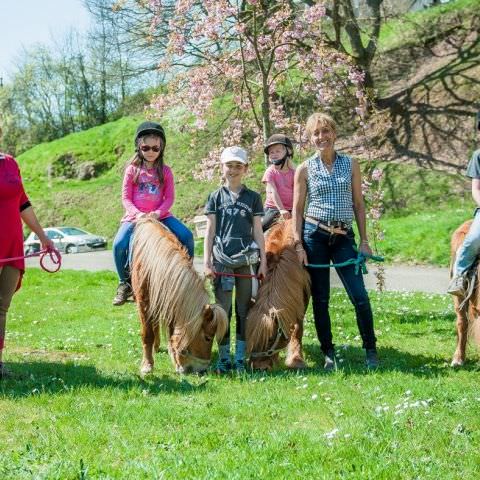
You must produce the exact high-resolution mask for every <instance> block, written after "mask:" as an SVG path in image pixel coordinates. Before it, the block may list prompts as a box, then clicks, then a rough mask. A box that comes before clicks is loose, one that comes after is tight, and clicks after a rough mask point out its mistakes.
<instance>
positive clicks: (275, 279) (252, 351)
mask: <svg viewBox="0 0 480 480" xmlns="http://www.w3.org/2000/svg"><path fill="white" fill-rule="evenodd" d="M265 251H266V256H267V277H266V279H265V281H264V282H263V283H262V285H261V286H260V288H259V290H258V295H257V299H256V301H255V304H254V305H253V306H252V308H251V309H250V311H249V313H248V317H247V325H246V337H247V356H248V357H249V359H250V364H251V366H252V368H254V369H261V370H270V369H272V368H273V366H275V365H277V364H278V363H279V352H280V351H281V350H283V349H285V348H287V357H286V360H285V365H286V366H287V367H288V368H292V369H301V368H305V362H304V359H303V354H302V336H303V319H304V316H305V311H306V309H307V306H308V301H309V299H310V276H309V274H308V272H307V271H306V270H305V268H304V267H303V265H301V264H300V262H299V261H298V257H297V253H296V251H295V244H294V240H293V228H292V221H291V220H287V221H286V222H282V223H278V224H277V225H274V226H273V227H272V228H271V229H270V230H269V232H268V234H267V237H266V239H265Z"/></svg>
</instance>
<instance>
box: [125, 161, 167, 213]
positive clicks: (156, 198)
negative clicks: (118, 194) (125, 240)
mask: <svg viewBox="0 0 480 480" xmlns="http://www.w3.org/2000/svg"><path fill="white" fill-rule="evenodd" d="M138 168H140V175H139V176H138V179H137V182H136V183H133V178H134V177H135V173H136V172H137V169H138ZM174 199H175V187H174V183H173V173H172V170H171V169H170V167H167V165H164V166H163V184H162V185H160V182H159V180H158V174H157V171H156V169H155V168H146V167H144V166H142V167H135V166H134V165H129V166H128V167H127V168H126V170H125V176H124V177H123V187H122V203H123V206H124V207H125V215H124V216H123V218H122V220H121V222H134V221H135V219H136V218H137V216H138V215H140V214H141V213H151V212H154V213H156V214H158V218H159V219H160V220H162V219H164V218H167V217H171V216H172V214H171V213H170V208H172V205H173V201H174Z"/></svg>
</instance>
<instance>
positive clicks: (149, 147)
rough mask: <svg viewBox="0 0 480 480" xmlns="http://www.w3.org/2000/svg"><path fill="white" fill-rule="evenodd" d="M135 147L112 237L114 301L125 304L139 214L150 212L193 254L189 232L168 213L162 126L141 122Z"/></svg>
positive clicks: (169, 185) (171, 192) (170, 189)
mask: <svg viewBox="0 0 480 480" xmlns="http://www.w3.org/2000/svg"><path fill="white" fill-rule="evenodd" d="M135 150H136V153H135V155H134V156H133V158H132V159H131V161H130V164H129V165H128V166H127V168H126V170H125V176H124V178H123V187H122V203H123V206H124V207H125V215H124V216H123V218H122V220H121V225H120V228H119V229H118V232H117V235H116V236H115V239H114V241H113V256H114V259H115V266H116V269H117V273H118V278H119V284H118V288H117V293H116V295H115V298H114V299H113V304H114V305H122V304H124V303H125V302H126V301H127V299H128V297H130V296H131V295H132V288H131V285H130V269H129V252H130V246H131V239H132V233H133V229H134V227H135V222H136V221H137V220H138V219H139V218H142V217H146V216H150V217H153V218H155V219H157V220H160V221H161V222H162V223H163V224H164V225H165V226H166V227H168V228H169V230H170V231H171V232H172V233H173V234H174V235H176V237H177V238H178V239H179V240H180V242H181V243H182V244H183V245H184V246H185V248H186V249H187V251H188V254H189V255H190V257H192V258H193V249H194V242H193V235H192V232H191V231H190V230H189V229H188V228H187V227H186V226H185V225H184V224H183V223H182V222H180V220H178V219H176V218H175V217H174V216H173V215H172V214H171V213H170V208H171V207H172V205H173V201H174V199H175V187H174V182H173V174H172V170H171V169H170V167H168V166H167V165H164V163H163V154H164V151H165V132H164V130H163V127H162V126H161V125H159V124H158V123H155V122H143V123H141V124H140V125H139V126H138V128H137V133H136V135H135Z"/></svg>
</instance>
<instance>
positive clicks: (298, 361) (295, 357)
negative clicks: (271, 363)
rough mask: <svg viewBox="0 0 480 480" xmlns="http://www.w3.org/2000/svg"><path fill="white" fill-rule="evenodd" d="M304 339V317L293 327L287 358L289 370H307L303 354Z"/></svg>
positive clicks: (286, 363) (286, 362)
mask: <svg viewBox="0 0 480 480" xmlns="http://www.w3.org/2000/svg"><path fill="white" fill-rule="evenodd" d="M302 337H303V317H302V319H301V320H297V322H296V323H295V325H294V327H293V332H292V334H291V336H290V342H289V343H288V350H287V358H286V360H285V365H286V366H287V367H288V368H293V369H297V370H298V369H302V368H306V365H305V361H304V360H303V353H302Z"/></svg>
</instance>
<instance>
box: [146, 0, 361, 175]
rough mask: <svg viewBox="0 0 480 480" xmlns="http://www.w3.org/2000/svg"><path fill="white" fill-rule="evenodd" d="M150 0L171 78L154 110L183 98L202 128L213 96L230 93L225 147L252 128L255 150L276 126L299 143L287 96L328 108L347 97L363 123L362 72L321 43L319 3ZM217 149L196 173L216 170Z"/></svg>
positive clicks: (295, 115)
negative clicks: (162, 31)
mask: <svg viewBox="0 0 480 480" xmlns="http://www.w3.org/2000/svg"><path fill="white" fill-rule="evenodd" d="M149 3H150V8H151V11H152V26H151V28H152V31H153V30H155V29H156V28H167V29H168V38H169V40H168V46H167V52H166V55H165V58H163V59H162V61H161V62H160V65H159V68H160V69H162V70H163V71H166V72H169V74H170V77H171V81H170V82H169V85H168V92H167V93H165V94H162V95H159V96H157V97H156V98H154V100H153V102H152V107H153V108H154V110H155V111H156V112H157V113H160V114H161V113H162V112H164V111H165V110H166V109H171V108H172V107H177V109H178V107H179V105H180V104H182V105H183V107H184V109H183V114H184V118H185V122H184V123H185V125H190V127H192V128H195V129H204V128H205V127H206V126H207V118H208V115H209V112H210V111H211V106H212V102H213V100H214V99H215V98H216V97H218V96H219V95H231V97H232V102H233V105H234V110H235V112H234V113H235V114H234V115H232V116H231V117H230V122H229V124H228V125H227V126H226V128H225V130H224V134H223V142H222V145H223V146H225V145H226V144H232V143H238V142H239V141H240V139H241V137H242V135H244V134H245V133H246V132H252V133H253V137H254V140H253V145H252V148H253V150H255V149H256V148H258V147H260V145H261V144H262V143H263V142H264V140H265V139H266V138H267V137H268V136H270V134H271V133H272V131H273V130H274V129H275V130H278V129H281V130H282V131H287V132H288V133H290V135H292V136H294V137H296V139H297V141H298V142H300V143H301V130H300V127H299V125H300V123H299V118H298V112H295V110H294V109H292V108H289V104H288V97H289V96H290V97H298V96H300V97H302V98H309V99H314V101H315V102H316V103H318V104H319V105H320V106H321V108H329V107H330V106H331V105H332V104H333V103H334V101H336V100H337V101H338V99H339V98H340V97H345V96H347V95H352V96H353V98H355V112H354V113H355V114H356V116H357V118H358V121H359V123H360V124H361V123H362V121H363V117H364V116H365V114H366V107H367V105H366V100H365V95H364V92H363V89H362V81H363V78H364V75H363V73H362V72H361V71H359V70H358V68H357V67H356V66H355V65H354V64H353V62H351V60H350V59H349V57H347V56H346V55H343V54H341V53H339V52H338V51H336V50H334V49H331V48H328V47H327V46H326V44H325V41H324V35H323V33H322V20H323V19H324V16H325V6H324V4H323V3H315V4H314V5H312V6H310V7H305V4H304V3H303V2H297V3H296V2H292V1H287V0H279V1H272V0H244V1H239V0H203V1H198V0H177V1H168V0H163V1H162V0H150V2H149ZM166 19H168V23H167V22H166V21H165V20H166ZM285 99H286V100H285ZM179 114H181V113H180V112H179ZM192 118H193V121H192ZM217 153H218V152H217V151H213V152H211V153H210V155H209V157H208V158H207V159H205V160H204V162H203V168H202V169H201V172H200V174H199V175H200V176H201V177H203V178H205V177H206V178H210V177H211V176H212V175H213V174H214V172H215V165H216V161H215V159H216V158H218V157H217Z"/></svg>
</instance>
